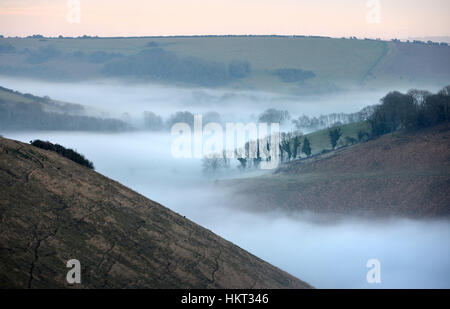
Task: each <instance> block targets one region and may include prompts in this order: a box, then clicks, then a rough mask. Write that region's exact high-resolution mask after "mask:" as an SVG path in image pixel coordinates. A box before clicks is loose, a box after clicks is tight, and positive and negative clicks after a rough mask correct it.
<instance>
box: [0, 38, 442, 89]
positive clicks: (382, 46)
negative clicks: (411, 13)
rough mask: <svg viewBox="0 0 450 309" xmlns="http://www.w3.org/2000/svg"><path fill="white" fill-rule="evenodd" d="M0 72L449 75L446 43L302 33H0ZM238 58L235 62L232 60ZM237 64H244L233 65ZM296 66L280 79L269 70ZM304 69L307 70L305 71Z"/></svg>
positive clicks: (206, 81) (318, 85) (252, 81)
mask: <svg viewBox="0 0 450 309" xmlns="http://www.w3.org/2000/svg"><path fill="white" fill-rule="evenodd" d="M0 53H1V57H0V74H1V75H6V76H24V77H33V78H39V79H50V80H70V81H77V80H86V79H92V78H105V77H112V78H123V79H127V80H133V81H135V80H141V81H142V80H144V81H151V82H158V83H163V84H165V83H166V84H167V83H168V84H176V85H184V86H201V87H203V86H205V87H224V88H233V89H252V90H264V91H273V92H280V93H290V94H317V93H330V92H334V91H338V90H340V89H351V88H356V87H357V88H360V87H366V88H368V89H372V88H373V87H386V86H393V85H395V86H397V87H399V86H404V87H410V88H413V87H418V86H422V85H423V83H425V84H438V86H442V85H443V84H445V83H448V80H449V79H450V60H449V59H450V47H449V46H445V45H439V44H438V45H431V44H418V43H404V42H391V41H389V42H387V41H381V40H368V39H365V40H357V39H336V38H327V37H302V36H194V37H142V38H1V39H0ZM236 61H237V62H236ZM236 63H241V64H244V68H245V69H244V70H237V71H236V70H233V69H232V65H233V64H236ZM280 69H283V70H285V69H288V70H303V71H306V72H308V76H309V77H308V78H298V79H295V78H294V79H286V78H283V77H280V76H277V75H276V74H273V73H274V72H275V71H276V70H280ZM311 73H312V74H313V75H311Z"/></svg>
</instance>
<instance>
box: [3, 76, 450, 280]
mask: <svg viewBox="0 0 450 309" xmlns="http://www.w3.org/2000/svg"><path fill="white" fill-rule="evenodd" d="M0 85H1V86H3V87H7V88H11V89H14V90H18V91H21V92H24V93H31V94H34V95H39V96H44V95H49V96H50V97H51V98H53V99H56V100H62V101H67V102H72V103H79V104H83V105H85V106H87V107H89V108H92V109H93V110H95V111H96V112H97V113H98V114H102V115H109V116H112V117H114V116H118V115H119V116H120V115H122V114H123V113H125V112H126V113H128V114H130V115H139V114H142V112H143V111H145V110H147V111H153V112H155V113H157V114H159V115H162V116H167V115H169V114H171V113H173V112H175V111H179V110H189V111H191V112H197V111H201V112H205V111H211V110H213V111H216V112H219V113H221V114H222V115H225V114H227V115H230V117H229V119H230V118H231V119H235V120H242V121H245V120H246V119H249V120H250V119H252V117H254V116H252V115H258V114H260V113H261V112H262V111H264V110H265V109H267V108H278V109H286V110H288V111H289V112H290V113H291V115H293V116H299V115H301V114H306V115H309V116H318V115H320V114H326V113H333V112H356V111H358V110H360V109H361V108H362V107H364V106H367V105H372V104H375V103H377V102H378V100H379V99H380V98H381V97H382V96H384V95H385V94H386V93H387V91H388V90H385V91H372V92H351V93H344V94H339V95H334V96H328V97H316V98H312V97H309V98H293V97H287V96H282V95H274V94H267V93H255V92H232V91H224V90H201V89H195V90H193V89H181V88H180V89H178V88H169V87H162V86H148V85H147V86H144V85H138V86H131V85H126V86H125V85H120V84H114V83H110V82H108V83H107V82H103V83H84V84H63V83H59V84H51V83H45V82H36V81H29V80H28V81H27V80H19V79H10V78H5V77H0ZM389 90H394V89H389ZM399 90H402V91H404V90H406V89H399ZM429 90H432V91H434V90H436V89H431V88H429ZM0 133H1V134H2V135H4V136H5V137H7V138H12V139H17V140H21V141H24V142H29V141H30V140H32V139H42V140H49V141H51V142H54V143H60V144H62V145H64V146H66V147H69V148H74V149H76V150H78V151H79V152H80V153H82V154H84V155H85V156H86V157H87V158H88V159H89V160H92V161H93V162H94V165H95V167H96V170H97V171H98V172H100V173H102V174H104V175H106V176H108V177H110V178H112V179H115V180H117V181H119V182H121V183H123V184H124V185H126V186H128V187H130V188H132V189H134V190H136V191H138V192H140V193H142V194H144V195H145V196H147V197H149V198H150V199H152V200H155V201H157V202H159V203H161V204H163V205H165V206H167V207H169V208H170V209H172V210H174V211H176V212H178V213H180V214H182V215H184V216H186V217H187V218H189V219H191V220H193V221H195V222H197V223H199V224H200V225H202V226H204V227H206V228H208V229H211V230H212V231H213V232H215V233H217V234H219V235H221V236H223V237H224V238H226V239H228V240H230V241H232V242H233V243H235V244H237V245H239V246H240V247H242V248H244V249H246V250H248V251H250V252H251V253H253V254H255V255H257V256H259V257H261V258H263V259H265V260H267V261H268V262H270V263H272V264H274V265H276V266H278V267H280V268H282V269H284V270H286V271H287V272H289V273H292V274H293V275H295V276H298V277H299V278H301V279H303V280H305V281H307V282H309V283H310V284H312V285H314V286H316V287H318V288H377V287H381V288H450V279H449V278H450V242H449V241H448V240H449V238H450V222H449V221H423V222H422V221H410V220H400V219H398V220H390V221H386V222H369V221H361V220H359V221H357V220H350V219H349V220H348V221H346V222H341V223H336V224H319V223H314V222H311V221H310V220H308V219H307V218H306V217H305V218H302V217H299V218H288V217H286V216H283V215H281V214H270V215H267V214H256V213H246V212H243V211H238V210H236V208H231V207H226V204H227V202H226V201H227V196H226V193H225V192H220V190H219V187H218V186H215V185H214V179H211V178H210V177H206V176H205V175H204V174H203V173H202V166H201V161H200V160H196V159H184V160H177V159H174V158H173V157H172V155H171V152H170V150H171V142H172V140H173V137H171V136H170V135H169V134H168V133H146V132H131V133H120V134H119V133H118V134H101V133H79V132H20V133H17V132H16V133H14V132H9V133H5V132H0ZM234 170H236V169H234ZM233 173H234V174H233ZM233 173H231V175H229V176H233V177H239V176H242V174H240V172H238V171H235V172H233ZM223 205H225V206H223ZM373 258H375V259H378V260H379V261H380V262H381V280H382V283H381V284H379V285H370V284H368V283H367V281H366V274H367V271H368V269H367V268H366V263H367V261H368V260H369V259H373Z"/></svg>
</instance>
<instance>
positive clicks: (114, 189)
mask: <svg viewBox="0 0 450 309" xmlns="http://www.w3.org/2000/svg"><path fill="white" fill-rule="evenodd" d="M0 220H1V225H0V252H1V254H0V287H2V288H12V287H14V288H27V287H28V288H64V287H68V286H69V284H68V283H67V282H66V274H67V271H68V269H67V268H66V263H67V261H68V260H70V259H78V260H79V261H80V262H81V276H82V283H81V285H79V286H77V285H75V287H82V288H309V287H310V286H309V285H308V284H306V283H304V282H302V281H300V280H298V279H297V278H295V277H293V276H291V275H289V274H287V273H285V272H283V271H281V270H279V269H277V268H275V267H273V266H271V265H270V264H268V263H266V262H264V261H262V260H260V259H258V258H257V257H255V256H253V255H251V254H249V253H248V252H246V251H244V250H242V249H240V248H238V247H237V246H235V245H233V244H232V243H230V242H228V241H225V240H224V239H222V238H220V237H218V236H216V235H215V234H213V233H212V232H210V231H208V230H206V229H204V228H202V227H200V226H198V225H196V224H194V223H192V222H191V221H189V220H187V219H185V218H183V217H182V216H180V215H178V214H175V213H173V212H172V211H170V210H169V209H167V208H165V207H163V206H161V205H159V204H157V203H155V202H153V201H150V200H148V199H147V198H145V197H143V196H141V195H139V194H137V193H135V192H133V191H132V190H130V189H128V188H126V187H124V186H122V185H121V184H119V183H117V182H115V181H113V180H110V179H108V178H106V177H104V176H102V175H100V174H98V173H96V172H94V171H92V170H89V169H87V168H85V167H83V166H81V165H78V164H76V163H74V162H72V161H69V160H67V159H65V158H63V157H60V156H59V155H58V154H56V153H52V152H49V151H45V150H41V149H38V148H35V147H32V146H30V145H27V144H23V143H20V142H17V141H13V140H9V139H4V138H0Z"/></svg>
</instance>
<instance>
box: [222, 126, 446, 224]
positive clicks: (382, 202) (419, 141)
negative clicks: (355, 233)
mask: <svg viewBox="0 0 450 309" xmlns="http://www.w3.org/2000/svg"><path fill="white" fill-rule="evenodd" d="M227 186H228V187H230V188H231V190H232V191H233V193H234V196H236V204H238V205H247V206H248V207H250V208H251V210H255V211H271V210H280V211H283V212H296V211H310V212H313V213H321V214H330V215H357V216H370V217H386V216H405V217H410V218H431V217H449V216H450V125H449V124H445V125H442V126H438V127H434V128H430V129H425V130H421V131H417V132H415V133H403V132H396V133H394V134H388V135H385V136H382V137H380V138H378V139H376V140H373V141H370V142H367V143H363V144H358V145H355V146H352V147H347V148H344V149H340V150H337V151H334V152H331V153H329V154H326V155H321V156H317V157H315V158H311V159H308V160H301V161H295V162H292V163H289V164H286V165H283V166H282V167H280V168H279V169H278V170H277V171H276V172H275V173H274V174H272V175H269V176H264V177H259V178H253V179H243V180H236V181H233V182H231V183H228V184H227ZM243 201H244V202H243Z"/></svg>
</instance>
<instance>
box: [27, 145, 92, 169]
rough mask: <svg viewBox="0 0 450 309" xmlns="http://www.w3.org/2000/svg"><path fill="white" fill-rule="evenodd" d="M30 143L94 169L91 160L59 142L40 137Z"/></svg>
mask: <svg viewBox="0 0 450 309" xmlns="http://www.w3.org/2000/svg"><path fill="white" fill-rule="evenodd" d="M30 144H31V145H33V146H35V147H38V148H41V149H44V150H50V151H54V152H56V153H58V154H60V155H61V156H63V157H65V158H67V159H69V160H72V161H73V162H75V163H78V164H80V165H83V166H86V167H87V168H90V169H92V170H93V169H94V164H93V163H92V162H91V161H89V160H87V159H86V158H85V157H84V156H83V155H82V154H79V153H78V152H76V151H75V150H73V149H68V148H65V147H63V146H61V145H59V144H52V143H50V142H49V141H47V142H44V141H41V140H38V139H37V140H34V141H30Z"/></svg>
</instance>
